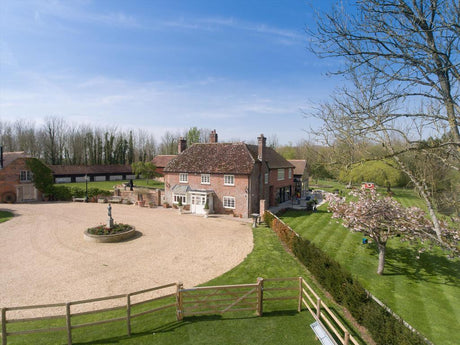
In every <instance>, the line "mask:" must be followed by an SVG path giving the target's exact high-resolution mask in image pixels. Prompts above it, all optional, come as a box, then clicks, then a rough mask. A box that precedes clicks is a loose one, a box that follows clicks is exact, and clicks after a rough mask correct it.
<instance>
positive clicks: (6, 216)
mask: <svg viewBox="0 0 460 345" xmlns="http://www.w3.org/2000/svg"><path fill="white" fill-rule="evenodd" d="M13 217H14V215H13V214H12V213H11V212H8V211H0V223H3V222H6V221H7V220H10V219H11V218H13Z"/></svg>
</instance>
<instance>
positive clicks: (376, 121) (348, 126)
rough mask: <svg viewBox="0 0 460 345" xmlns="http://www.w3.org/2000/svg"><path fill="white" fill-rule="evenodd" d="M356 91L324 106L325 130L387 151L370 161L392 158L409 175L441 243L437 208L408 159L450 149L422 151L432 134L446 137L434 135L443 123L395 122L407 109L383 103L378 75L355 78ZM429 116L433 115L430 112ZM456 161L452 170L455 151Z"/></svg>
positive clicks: (439, 144) (428, 146) (319, 114)
mask: <svg viewBox="0 0 460 345" xmlns="http://www.w3.org/2000/svg"><path fill="white" fill-rule="evenodd" d="M353 83H354V89H352V90H350V89H347V88H344V89H343V90H342V93H341V94H337V95H336V96H334V97H333V100H332V101H331V102H329V103H325V104H323V105H322V106H321V107H320V109H319V110H318V112H317V113H316V114H315V116H316V117H318V118H320V119H321V120H322V121H323V123H324V128H325V130H326V131H328V132H329V133H336V134H337V136H338V137H342V136H344V135H348V136H350V137H354V138H363V139H364V140H366V141H368V142H373V143H377V144H380V145H381V146H382V148H383V149H384V150H382V151H381V155H379V156H376V155H373V156H372V157H371V158H369V159H373V160H379V159H385V158H389V157H392V158H393V159H394V160H395V162H396V163H397V164H398V166H399V168H400V169H401V170H402V171H403V172H404V173H405V174H407V176H408V177H409V179H410V180H411V182H412V183H413V185H414V186H415V188H416V190H417V192H418V193H419V195H420V196H421V198H422V199H423V200H424V201H425V204H426V206H427V209H428V211H429V214H430V217H431V219H432V221H433V224H434V229H435V231H436V233H437V235H438V238H439V240H441V227H440V222H439V220H438V216H437V214H436V205H435V204H434V202H433V195H432V194H431V193H430V188H429V185H428V183H427V180H426V178H424V177H423V175H420V174H419V171H417V170H416V169H415V167H414V166H411V165H410V164H408V161H407V160H406V159H405V155H406V154H407V153H410V152H419V153H420V154H423V153H424V152H430V151H433V150H436V149H443V148H444V147H450V146H451V145H450V144H451V141H447V142H446V141H445V140H438V141H435V142H433V143H432V144H426V145H425V146H423V150H421V147H420V145H421V143H426V140H424V139H423V138H424V137H425V136H427V133H426V131H429V133H430V134H436V133H437V134H438V135H440V136H442V134H445V133H442V132H441V133H439V132H434V131H433V130H434V129H436V128H438V130H439V127H436V126H435V125H436V124H439V123H440V122H441V124H442V120H440V119H437V120H436V121H435V120H434V119H433V118H434V116H432V117H430V116H427V117H422V116H420V117H412V118H409V119H408V120H406V119H405V118H399V117H397V118H394V117H393V115H392V114H394V113H395V112H396V111H398V110H400V109H401V108H402V107H403V106H401V105H400V104H399V103H397V102H396V101H395V100H394V101H393V102H385V103H383V104H382V103H381V102H380V99H381V98H380V95H382V94H385V90H384V87H383V86H382V85H381V84H380V83H379V82H378V79H377V75H376V74H374V76H372V77H370V74H365V75H360V76H359V77H358V76H357V75H354V78H353ZM427 113H430V112H429V111H428V112H427ZM453 154H454V155H455V158H453V159H452V166H453V167H455V166H457V167H458V163H459V162H460V160H459V155H458V152H456V151H454V152H453Z"/></svg>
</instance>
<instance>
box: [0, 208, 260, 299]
mask: <svg viewBox="0 0 460 345" xmlns="http://www.w3.org/2000/svg"><path fill="white" fill-rule="evenodd" d="M0 209H1V210H8V211H11V212H13V213H14V214H15V217H14V218H13V219H11V220H9V221H7V222H5V223H1V224H0V287H1V289H0V307H12V306H19V305H35V304H48V303H59V302H68V301H75V300H80V299H89V298H95V297H102V296H108V295H114V294H124V293H129V292H134V291H137V290H142V289H146V288H150V287H154V286H158V285H163V284H167V283H173V282H179V281H181V282H183V283H184V286H185V287H192V286H194V285H197V284H200V283H204V282H206V281H208V280H210V279H211V278H214V277H217V276H219V275H221V274H222V273H224V272H227V271H228V270H230V269H231V268H233V267H235V266H236V265H238V264H239V263H240V262H241V261H243V259H244V258H245V257H246V256H247V254H248V253H250V252H251V250H252V248H253V238H252V231H251V227H250V225H249V223H242V222H238V221H234V220H231V219H227V218H222V217H218V218H212V217H210V218H207V219H205V218H203V217H198V216H195V215H190V214H188V215H187V214H186V215H179V214H178V213H177V211H176V210H173V209H163V208H155V209H149V208H139V207H136V206H127V205H112V216H113V219H114V220H115V222H119V223H128V224H131V225H134V226H135V227H136V229H137V230H138V231H140V232H141V233H142V236H140V237H138V238H135V239H132V240H128V241H126V242H122V243H94V242H88V241H85V240H84V239H83V231H84V230H85V229H86V228H88V227H91V226H95V225H98V224H105V223H106V222H107V204H105V205H104V204H94V203H89V204H85V203H36V204H12V205H7V204H1V205H0Z"/></svg>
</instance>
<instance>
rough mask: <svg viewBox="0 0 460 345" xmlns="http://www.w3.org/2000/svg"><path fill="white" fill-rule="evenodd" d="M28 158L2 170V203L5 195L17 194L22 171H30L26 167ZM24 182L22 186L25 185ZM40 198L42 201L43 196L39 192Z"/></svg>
mask: <svg viewBox="0 0 460 345" xmlns="http://www.w3.org/2000/svg"><path fill="white" fill-rule="evenodd" d="M26 159H27V158H17V159H15V160H14V161H13V162H11V163H10V164H8V165H7V166H6V167H5V168H3V169H0V201H2V200H3V199H2V196H3V195H4V193H7V192H12V193H14V194H16V185H18V184H20V181H19V177H20V173H21V170H29V169H27V166H26ZM25 183H27V182H23V183H21V184H25ZM38 198H39V199H41V195H40V193H39V192H38Z"/></svg>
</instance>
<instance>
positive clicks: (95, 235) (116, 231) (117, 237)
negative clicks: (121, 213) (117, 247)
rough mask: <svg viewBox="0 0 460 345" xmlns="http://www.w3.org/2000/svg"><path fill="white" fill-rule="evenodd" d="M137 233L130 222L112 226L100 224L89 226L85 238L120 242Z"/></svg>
mask: <svg viewBox="0 0 460 345" xmlns="http://www.w3.org/2000/svg"><path fill="white" fill-rule="evenodd" d="M135 234H136V229H135V228H134V226H132V225H129V224H122V223H118V224H114V225H113V227H112V228H108V227H107V226H105V225H98V226H95V227H92V228H88V229H86V230H85V232H84V238H85V240H87V241H92V242H101V243H109V242H120V241H124V240H127V239H128V238H131V237H133V236H134V235H135Z"/></svg>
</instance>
